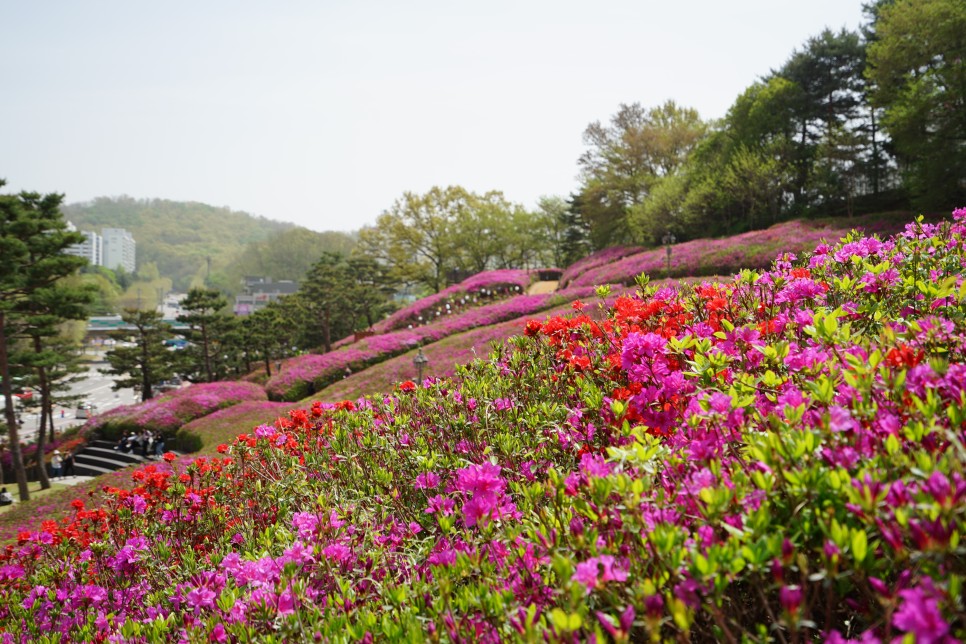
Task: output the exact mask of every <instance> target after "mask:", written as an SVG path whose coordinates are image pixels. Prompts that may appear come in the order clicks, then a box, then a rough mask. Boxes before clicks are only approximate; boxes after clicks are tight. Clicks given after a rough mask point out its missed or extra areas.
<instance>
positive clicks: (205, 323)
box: [177, 288, 237, 382]
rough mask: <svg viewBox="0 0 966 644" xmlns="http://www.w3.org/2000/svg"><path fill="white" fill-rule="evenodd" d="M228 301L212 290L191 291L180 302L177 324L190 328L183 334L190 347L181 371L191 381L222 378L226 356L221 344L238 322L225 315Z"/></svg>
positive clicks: (211, 380)
mask: <svg viewBox="0 0 966 644" xmlns="http://www.w3.org/2000/svg"><path fill="white" fill-rule="evenodd" d="M227 306H228V300H227V298H225V296H224V295H222V294H221V293H219V292H218V291H216V290H214V289H202V288H193V289H191V290H190V291H188V295H187V297H185V298H184V299H183V300H182V301H181V310H182V313H181V315H179V316H178V318H177V319H178V322H182V323H184V324H187V325H188V326H189V330H188V331H187V332H186V333H185V334H184V335H185V337H186V339H187V340H189V342H190V344H189V346H188V347H187V348H186V349H184V350H183V351H184V358H185V359H184V360H183V361H182V368H183V369H186V371H185V375H187V376H188V378H189V379H191V380H193V381H203V382H214V381H215V380H221V379H223V378H225V376H226V375H227V372H228V369H229V367H228V364H227V359H228V355H227V354H226V353H225V351H224V347H223V345H224V344H225V343H226V340H227V338H228V336H229V334H230V333H231V331H232V328H233V327H234V325H236V324H237V319H236V318H234V317H232V316H231V315H230V314H228V313H226V312H225V308H226V307H227Z"/></svg>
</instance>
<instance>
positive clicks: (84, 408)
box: [74, 402, 97, 419]
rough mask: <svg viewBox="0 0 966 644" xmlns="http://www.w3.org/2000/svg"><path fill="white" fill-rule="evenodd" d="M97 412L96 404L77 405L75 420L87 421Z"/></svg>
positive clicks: (84, 403)
mask: <svg viewBox="0 0 966 644" xmlns="http://www.w3.org/2000/svg"><path fill="white" fill-rule="evenodd" d="M96 410H97V405H95V404H94V403H89V402H83V403H80V404H78V405H77V409H75V410H74V418H82V419H87V418H90V417H91V416H93V415H94V412H95V411H96Z"/></svg>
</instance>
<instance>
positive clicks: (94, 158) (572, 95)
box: [0, 0, 863, 231]
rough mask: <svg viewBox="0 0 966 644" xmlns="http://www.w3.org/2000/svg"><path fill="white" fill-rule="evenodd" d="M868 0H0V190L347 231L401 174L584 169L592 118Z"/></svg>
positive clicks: (432, 181)
mask: <svg viewBox="0 0 966 644" xmlns="http://www.w3.org/2000/svg"><path fill="white" fill-rule="evenodd" d="M861 5H862V0H731V1H722V0H697V1H692V2H688V1H687V0H677V1H675V0H637V1H636V2H635V1H632V0H596V1H594V2H589V1H585V2H575V1H570V0H534V1H528V0H516V1H515V2H514V1H509V0H486V1H484V2H474V3H470V2H459V1H458V0H450V1H448V2H445V1H442V0H439V1H435V0H416V1H402V0H395V1H385V2H377V1H370V0H357V1H355V2H349V1H348V0H346V1H343V2H335V1H331V0H328V1H327V0H316V1H309V0H304V1H296V0H293V1H285V0H277V1H273V2H268V1H267V0H266V1H263V2H254V1H241V0H232V1H229V0H190V1H188V0H169V1H165V2H140V1H131V0H85V1H83V2H81V1H78V0H0V178H5V179H6V180H7V183H8V185H7V186H5V187H4V188H2V189H0V190H3V191H4V192H13V191H19V190H21V189H26V190H35V191H38V192H61V193H65V194H66V198H65V201H66V202H67V203H73V202H77V201H86V200H89V199H92V198H94V197H99V196H117V195H129V196H131V197H135V198H155V197H156V198H164V199H174V200H183V201H200V202H203V203H207V204H211V205H213V206H227V207H229V208H232V209H233V210H244V211H246V212H249V213H252V214H255V215H262V216H265V217H268V218H271V219H277V220H281V221H289V222H294V223H297V224H300V225H302V226H305V227H307V228H311V229H313V230H319V231H322V230H346V231H348V230H357V229H358V228H360V227H362V226H363V225H366V224H371V223H373V222H374V221H375V219H376V217H377V216H378V215H379V214H380V213H381V212H383V211H384V210H386V209H388V208H389V207H390V206H391V205H392V203H393V202H394V201H395V200H396V199H398V198H399V197H400V196H401V195H402V194H403V193H404V192H406V191H411V192H417V193H422V192H425V191H427V190H429V189H430V188H431V187H433V186H436V185H438V186H447V185H461V186H463V187H465V188H467V189H469V190H472V191H475V192H485V191H488V190H501V191H503V193H504V194H505V195H506V197H507V198H508V199H510V200H511V201H513V202H515V203H519V204H522V205H524V206H526V207H528V208H533V207H535V206H536V203H537V199H538V198H539V197H540V196H541V195H559V196H562V197H566V196H567V195H568V194H569V193H570V192H571V191H574V190H575V189H576V188H577V185H578V182H577V171H578V169H577V159H578V157H579V156H580V154H581V153H582V152H583V150H584V146H583V140H582V134H583V131H584V129H585V128H586V127H587V125H588V124H589V123H591V122H592V121H595V120H600V121H607V120H608V119H609V118H610V116H611V115H613V114H614V113H616V112H617V110H618V108H619V105H620V104H621V103H634V102H639V103H641V104H642V105H644V106H645V107H650V106H654V105H658V104H660V103H663V102H664V101H666V100H668V99H673V100H674V101H676V102H677V103H678V104H680V105H684V106H688V107H693V108H696V109H697V110H698V111H699V113H700V114H701V116H702V117H703V118H705V119H712V118H720V117H722V116H724V114H725V112H726V111H727V109H728V107H729V106H730V105H731V104H732V102H733V101H734V99H735V98H736V97H737V95H738V94H739V93H740V92H742V91H743V90H744V89H745V88H746V87H748V86H749V85H750V84H751V83H753V82H754V81H755V80H756V79H758V78H759V77H761V76H763V75H765V74H767V73H768V72H769V71H770V70H772V69H776V68H778V67H780V66H781V65H782V64H783V63H784V62H785V61H786V60H787V59H788V57H789V56H790V55H791V54H792V52H793V50H795V49H796V48H801V47H802V45H803V44H804V43H805V41H806V40H807V39H808V38H809V37H811V36H816V35H818V34H819V33H820V32H821V31H822V29H823V28H825V27H829V28H831V29H833V30H835V31H838V30H839V29H841V28H842V27H846V28H848V29H856V28H858V26H859V25H860V24H861V22H862V21H863V17H862V11H861Z"/></svg>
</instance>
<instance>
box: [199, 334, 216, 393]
mask: <svg viewBox="0 0 966 644" xmlns="http://www.w3.org/2000/svg"><path fill="white" fill-rule="evenodd" d="M201 348H202V351H204V355H205V382H214V381H215V380H214V378H212V377H211V347H210V346H209V340H208V327H207V325H204V324H202V325H201Z"/></svg>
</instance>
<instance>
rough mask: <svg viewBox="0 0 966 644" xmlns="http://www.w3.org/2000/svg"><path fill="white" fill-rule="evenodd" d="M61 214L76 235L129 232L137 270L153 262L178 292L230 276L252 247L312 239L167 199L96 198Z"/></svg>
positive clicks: (241, 215) (287, 226)
mask: <svg viewBox="0 0 966 644" xmlns="http://www.w3.org/2000/svg"><path fill="white" fill-rule="evenodd" d="M62 211H63V213H64V217H65V218H66V219H67V220H69V221H71V222H72V223H73V224H74V225H75V226H77V228H78V229H79V230H93V231H95V232H100V231H101V229H102V228H107V227H111V228H124V229H126V230H128V231H130V233H131V234H132V235H133V236H134V239H135V241H136V242H137V265H138V267H141V266H143V265H145V264H148V263H151V262H154V263H155V264H156V265H157V267H158V271H159V273H160V274H161V275H162V276H164V277H170V278H171V279H172V280H173V281H174V286H175V288H176V289H179V290H185V289H187V288H188V287H189V286H190V284H191V282H192V280H195V281H198V280H199V279H204V278H205V277H207V276H208V271H209V269H210V271H211V273H212V274H216V273H226V272H232V271H231V270H230V269H231V267H232V266H233V264H234V263H235V262H236V260H237V258H239V257H240V256H241V255H242V254H243V253H244V251H245V250H246V248H248V246H249V245H250V244H253V243H257V242H264V241H266V240H269V239H271V238H273V237H276V236H278V235H281V234H283V233H286V232H294V231H304V232H305V234H306V235H313V234H316V233H313V232H312V231H309V230H308V229H304V228H302V227H300V226H297V225H296V224H292V223H288V222H281V221H274V220H271V219H267V218H265V217H261V216H256V215H251V214H249V213H247V212H243V211H236V210H231V209H230V208H219V207H215V206H210V205H207V204H203V203H198V202H183V201H171V200H168V199H135V198H133V197H128V196H120V197H98V198H96V199H93V200H92V201H87V202H82V203H72V204H68V205H65V206H63V207H62ZM209 259H210V262H211V265H210V267H209V265H208V262H209ZM296 277H299V276H296Z"/></svg>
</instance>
